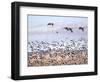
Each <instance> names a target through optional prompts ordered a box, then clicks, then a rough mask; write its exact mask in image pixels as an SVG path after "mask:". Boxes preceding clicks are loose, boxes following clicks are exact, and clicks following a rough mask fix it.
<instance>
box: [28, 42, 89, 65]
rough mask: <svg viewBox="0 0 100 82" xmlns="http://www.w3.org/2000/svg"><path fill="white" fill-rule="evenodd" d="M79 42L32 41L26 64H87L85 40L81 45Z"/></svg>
mask: <svg viewBox="0 0 100 82" xmlns="http://www.w3.org/2000/svg"><path fill="white" fill-rule="evenodd" d="M81 42H82V41H81ZM37 43H38V44H37ZM79 43H80V42H79V41H77V42H75V41H72V40H71V41H70V43H69V44H68V43H67V44H65V42H64V43H62V44H60V43H59V45H58V44H57V42H54V43H52V44H50V43H46V42H42V43H41V42H35V43H32V44H31V45H33V46H31V48H32V52H28V66H29V67H30V66H54V65H80V64H88V51H87V42H86V41H83V44H82V45H81V44H79ZM47 44H48V45H47ZM51 45H52V46H51Z"/></svg>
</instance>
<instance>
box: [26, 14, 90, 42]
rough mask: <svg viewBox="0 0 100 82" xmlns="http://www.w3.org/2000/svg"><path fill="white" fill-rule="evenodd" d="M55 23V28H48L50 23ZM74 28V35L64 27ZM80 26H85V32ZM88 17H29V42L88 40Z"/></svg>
mask: <svg viewBox="0 0 100 82" xmlns="http://www.w3.org/2000/svg"><path fill="white" fill-rule="evenodd" d="M49 22H50V23H54V26H48V25H47V24H48V23H49ZM66 26H69V27H72V28H73V33H71V32H70V31H66V30H65V29H64V27H66ZM79 26H85V31H84V32H82V31H81V30H79V29H78V27H79ZM86 26H88V18H87V17H67V16H66V17H65V16H34V15H29V16H28V41H34V40H39V41H55V40H56V41H60V40H64V39H65V38H69V39H78V38H80V37H84V38H87V27H86Z"/></svg>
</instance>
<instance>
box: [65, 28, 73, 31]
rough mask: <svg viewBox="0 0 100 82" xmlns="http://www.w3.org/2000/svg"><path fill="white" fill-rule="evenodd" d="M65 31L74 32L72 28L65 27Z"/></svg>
mask: <svg viewBox="0 0 100 82" xmlns="http://www.w3.org/2000/svg"><path fill="white" fill-rule="evenodd" d="M64 29H66V30H67V31H70V32H73V30H72V28H69V27H64Z"/></svg>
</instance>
